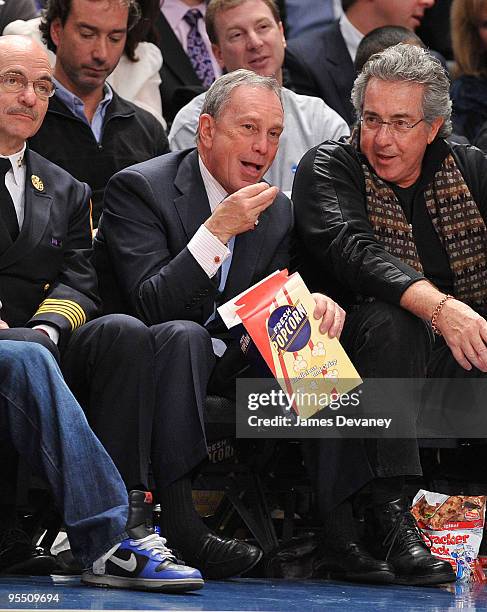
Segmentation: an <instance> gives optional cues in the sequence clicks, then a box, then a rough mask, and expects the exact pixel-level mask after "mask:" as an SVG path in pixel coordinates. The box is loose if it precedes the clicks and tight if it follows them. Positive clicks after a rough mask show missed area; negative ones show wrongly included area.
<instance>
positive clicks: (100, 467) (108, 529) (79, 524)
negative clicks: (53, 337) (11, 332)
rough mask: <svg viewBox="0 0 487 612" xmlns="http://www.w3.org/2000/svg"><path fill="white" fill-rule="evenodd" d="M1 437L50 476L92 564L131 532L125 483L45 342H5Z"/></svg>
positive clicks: (83, 555)
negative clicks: (43, 344) (128, 527)
mask: <svg viewBox="0 0 487 612" xmlns="http://www.w3.org/2000/svg"><path fill="white" fill-rule="evenodd" d="M37 333H38V332H37ZM39 335H41V334H39ZM0 439H1V444H2V447H3V449H5V447H6V446H7V445H6V444H5V443H6V442H8V443H11V444H13V446H14V448H15V449H16V451H17V452H18V453H19V454H20V455H22V456H24V457H25V458H26V459H27V460H28V461H29V463H30V464H31V466H32V468H33V469H34V470H36V471H37V472H39V473H40V475H42V476H43V477H44V478H46V480H47V482H48V483H49V486H50V489H51V491H52V493H53V496H54V500H55V502H56V504H57V506H58V507H59V510H60V511H61V514H62V516H63V519H64V523H65V525H66V530H67V533H68V536H69V540H70V543H71V547H72V550H73V554H74V555H75V556H76V557H77V558H79V559H80V561H81V562H82V563H83V564H84V565H85V566H88V565H89V564H91V563H92V562H93V561H94V560H95V559H97V558H98V557H100V556H101V555H102V554H104V553H105V552H107V550H109V549H110V548H111V547H112V546H113V545H114V544H117V543H118V542H120V541H121V540H122V539H124V538H125V537H127V535H126V533H125V526H126V522H127V515H128V500H127V493H126V491H125V487H124V484H123V481H122V479H121V478H120V475H119V473H118V472H117V470H116V468H115V465H114V464H113V462H112V460H111V459H110V457H109V456H108V454H107V452H106V451H105V450H104V448H103V447H102V445H101V444H100V442H99V441H98V439H97V438H96V436H95V435H94V434H93V432H92V431H91V429H90V427H89V426H88V423H87V421H86V419H85V417H84V415H83V412H82V410H81V408H80V406H79V404H78V403H77V402H76V400H75V398H74V397H73V395H72V393H71V392H70V391H69V389H68V387H67V385H66V383H65V381H64V380H63V377H62V375H61V372H60V370H59V367H58V365H57V364H56V361H55V359H53V357H52V355H51V354H50V353H49V352H48V351H47V350H46V348H44V347H43V346H41V345H40V343H36V342H26V341H9V340H4V341H2V342H0ZM2 472H3V464H2Z"/></svg>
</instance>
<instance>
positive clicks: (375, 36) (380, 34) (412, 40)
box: [355, 25, 425, 74]
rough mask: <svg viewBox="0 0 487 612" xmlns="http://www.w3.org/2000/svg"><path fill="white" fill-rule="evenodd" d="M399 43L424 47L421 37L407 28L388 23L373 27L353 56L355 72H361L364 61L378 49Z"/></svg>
mask: <svg viewBox="0 0 487 612" xmlns="http://www.w3.org/2000/svg"><path fill="white" fill-rule="evenodd" d="M399 43H409V44H410V45H416V46H417V47H422V48H423V49H424V48H425V45H424V44H423V41H422V40H421V38H419V36H418V35H417V34H415V33H414V32H413V31H412V30H409V29H408V28H404V27H403V26H389V25H388V26H382V27H380V28H375V29H374V30H371V31H370V32H369V33H368V34H367V35H366V36H364V37H363V38H362V40H361V41H360V44H359V46H358V49H357V55H356V56H355V72H357V74H358V73H359V72H361V71H362V68H363V67H364V64H365V62H367V60H368V59H369V57H371V56H372V55H374V53H380V51H384V49H387V48H388V47H392V46H394V45H397V44H399Z"/></svg>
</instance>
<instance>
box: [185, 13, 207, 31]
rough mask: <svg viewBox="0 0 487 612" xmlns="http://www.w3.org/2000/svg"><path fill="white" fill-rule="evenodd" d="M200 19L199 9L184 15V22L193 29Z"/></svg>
mask: <svg viewBox="0 0 487 612" xmlns="http://www.w3.org/2000/svg"><path fill="white" fill-rule="evenodd" d="M202 17H203V15H202V14H201V11H200V10H199V9H189V11H187V12H186V14H185V15H184V21H185V22H186V23H187V24H188V25H190V26H191V27H192V28H194V27H196V25H197V24H198V21H199V20H200V19H201V18H202Z"/></svg>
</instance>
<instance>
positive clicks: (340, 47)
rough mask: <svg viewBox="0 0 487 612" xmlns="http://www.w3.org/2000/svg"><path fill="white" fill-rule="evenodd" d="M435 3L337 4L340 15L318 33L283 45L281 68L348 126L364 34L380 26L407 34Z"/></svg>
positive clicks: (378, 0) (353, 0)
mask: <svg viewBox="0 0 487 612" xmlns="http://www.w3.org/2000/svg"><path fill="white" fill-rule="evenodd" d="M434 3H435V0H342V6H343V10H344V12H345V13H344V15H342V17H341V18H340V21H337V22H336V23H334V24H331V25H329V26H327V27H326V28H324V29H323V30H321V31H320V32H311V33H310V34H304V35H302V36H299V37H298V38H295V39H293V40H291V41H289V42H288V46H287V49H286V62H285V66H286V68H287V69H288V70H289V73H290V77H291V81H292V83H293V85H294V87H295V88H296V91H297V92H298V93H302V94H306V95H309V96H318V97H319V98H322V99H323V100H324V101H325V102H326V103H327V104H328V105H329V106H331V107H332V108H333V109H334V110H336V111H337V113H338V114H340V115H341V116H342V117H343V118H344V119H345V121H346V122H347V123H348V124H349V125H351V124H352V123H353V122H354V121H355V116H354V112H353V107H352V103H351V101H350V94H351V92H352V86H353V81H354V79H355V70H354V67H353V62H354V61H355V54H356V52H357V47H358V45H359V43H360V41H361V39H362V38H363V36H365V35H366V34H368V33H369V32H370V31H371V30H373V29H375V28H379V27H381V26H385V25H402V26H404V27H406V28H409V29H411V30H414V29H416V28H417V27H418V26H419V24H420V23H421V19H422V18H423V15H424V11H425V10H426V9H427V8H430V7H431V6H433V4H434Z"/></svg>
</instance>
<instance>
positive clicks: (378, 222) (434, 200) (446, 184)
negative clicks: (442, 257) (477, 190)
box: [362, 154, 487, 307]
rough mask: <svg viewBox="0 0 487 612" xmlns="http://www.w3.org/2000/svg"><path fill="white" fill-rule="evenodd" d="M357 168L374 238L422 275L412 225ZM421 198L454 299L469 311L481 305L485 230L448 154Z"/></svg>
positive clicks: (389, 194)
mask: <svg viewBox="0 0 487 612" xmlns="http://www.w3.org/2000/svg"><path fill="white" fill-rule="evenodd" d="M362 169H363V171H364V175H365V190H366V195H367V212H368V216H369V220H370V222H371V224H372V227H373V229H374V235H375V238H376V239H377V240H378V242H380V243H381V244H382V245H383V246H384V248H385V249H386V250H387V251H388V252H389V253H391V255H394V256H395V257H397V258H398V259H401V260H402V261H403V262H405V263H407V264H409V265H410V266H411V267H412V268H414V269H415V270H417V271H418V272H422V271H423V268H422V266H421V262H420V260H419V255H418V251H417V249H416V245H415V244H414V238H413V232H412V226H411V225H409V223H408V222H407V220H406V217H405V215H404V212H403V209H402V207H401V205H400V204H399V201H398V199H397V197H396V195H395V193H394V192H393V190H392V189H391V188H390V187H389V186H388V185H387V184H386V183H385V182H384V181H382V180H381V179H380V178H379V177H378V176H377V175H375V174H373V173H372V172H371V170H370V168H369V167H368V166H367V164H365V163H363V164H362ZM424 199H425V202H426V208H427V210H428V213H429V215H430V217H431V221H432V223H433V227H434V228H435V231H436V233H437V234H438V237H439V239H440V241H441V243H442V244H443V247H444V248H445V251H446V253H447V256H448V259H449V262H450V269H451V272H452V276H453V287H454V295H455V297H457V298H458V299H459V300H462V301H463V302H466V303H467V304H469V305H470V306H472V307H485V306H487V228H486V226H485V223H484V220H483V219H482V216H481V214H480V212H479V209H478V207H477V205H476V204H475V202H474V200H473V198H472V194H471V193H470V190H469V188H468V187H467V185H466V183H465V180H464V178H463V176H462V174H461V173H460V170H459V169H458V166H457V164H456V162H455V159H454V158H453V156H452V155H451V154H449V155H448V156H447V157H446V158H445V160H444V161H443V163H442V165H441V168H440V170H439V171H438V172H436V174H435V177H434V179H433V181H432V182H431V183H430V184H429V185H428V186H427V188H426V189H425V191H424Z"/></svg>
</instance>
